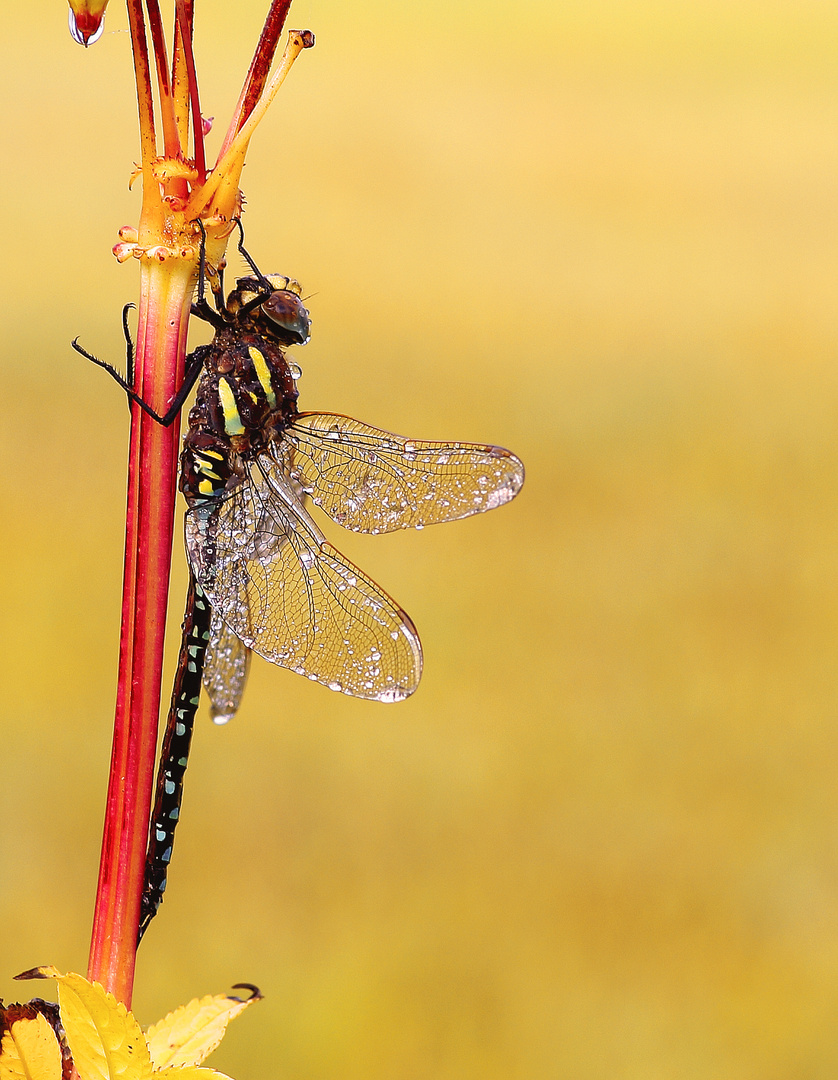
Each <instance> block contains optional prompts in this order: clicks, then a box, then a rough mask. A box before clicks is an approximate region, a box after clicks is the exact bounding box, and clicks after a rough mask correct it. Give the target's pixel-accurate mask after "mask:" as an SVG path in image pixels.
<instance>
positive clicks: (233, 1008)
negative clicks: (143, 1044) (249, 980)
mask: <svg viewBox="0 0 838 1080" xmlns="http://www.w3.org/2000/svg"><path fill="white" fill-rule="evenodd" d="M248 989H253V996H252V997H250V998H248V999H247V1000H246V1001H242V1000H241V999H240V998H234V997H228V996H227V995H226V994H216V995H215V996H212V995H207V997H203V998H201V999H200V1000H199V999H198V998H195V999H194V1000H192V1001H190V1002H189V1003H188V1004H187V1005H181V1007H180V1008H179V1009H175V1011H174V1012H170V1013H169V1015H168V1016H166V1017H164V1018H163V1019H162V1020H160V1021H159V1022H158V1023H156V1024H154V1025H153V1026H152V1027H150V1028H149V1029H148V1032H147V1034H146V1037H147V1038H148V1048H149V1051H150V1052H151V1058H152V1061H153V1062H154V1067H155V1070H158V1069H164V1068H165V1067H167V1066H171V1065H199V1064H200V1063H201V1062H202V1061H204V1060H205V1059H206V1058H207V1057H208V1055H209V1054H211V1053H212V1051H213V1050H214V1049H215V1048H216V1046H218V1044H219V1043H220V1042H221V1040H222V1038H223V1037H224V1032H225V1031H226V1029H227V1025H228V1024H229V1022H230V1021H231V1020H232V1019H233V1017H234V1016H238V1015H239V1013H242V1012H244V1010H245V1009H246V1008H247V1007H248V1005H252V1004H253V1002H254V1001H259V1000H260V999H261V996H262V995H261V994H260V993H259V991H258V990H256V989H255V988H251V987H249V988H248ZM202 1071H204V1072H212V1071H213V1070H211V1069H209V1070H202ZM157 1075H159V1074H157ZM178 1075H179V1076H183V1070H180V1071H179V1072H178ZM155 1080H156V1076H155Z"/></svg>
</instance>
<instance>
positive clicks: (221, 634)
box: [74, 222, 524, 936]
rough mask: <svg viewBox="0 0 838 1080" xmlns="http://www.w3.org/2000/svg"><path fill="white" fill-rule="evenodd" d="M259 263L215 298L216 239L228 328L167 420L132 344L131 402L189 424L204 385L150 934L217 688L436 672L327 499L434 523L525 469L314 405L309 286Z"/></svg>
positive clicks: (502, 453) (376, 684)
mask: <svg viewBox="0 0 838 1080" xmlns="http://www.w3.org/2000/svg"><path fill="white" fill-rule="evenodd" d="M238 226H239V230H240V232H241V238H240V240H239V244H238V247H239V251H240V252H241V254H242V256H243V257H244V259H245V260H246V262H247V263H248V266H249V268H250V270H251V271H252V274H250V275H247V276H244V277H240V278H239V279H238V280H237V281H236V285H235V287H234V288H233V290H232V291H231V292H230V294H229V296H228V297H227V298H226V299H224V295H223V281H222V278H221V274H220V271H219V272H217V273H216V275H215V277H214V279H213V280H214V282H215V283H216V284H214V285H213V293H214V296H215V301H216V305H215V309H213V307H212V306H210V304H209V302H208V301H207V300H206V295H205V286H204V280H205V269H204V253H203V246H202V252H201V267H200V272H199V284H198V300H197V302H196V303H195V304H193V308H192V311H193V313H194V314H196V315H198V316H199V317H201V318H203V319H205V320H206V321H207V322H209V323H210V324H211V325H212V326H213V328H214V331H215V333H214V337H213V339H212V341H211V342H210V343H209V344H208V345H202V346H199V347H198V348H197V349H196V350H195V351H194V352H193V353H192V354H191V355H190V356H189V357H188V358H187V362H186V365H185V377H184V382H183V385H182V387H181V389H180V390H179V391H178V393H177V394H176V396H175V398H174V399H173V401H172V403H171V405H170V406H169V408H168V410H167V412H166V413H164V414H162V415H161V414H158V413H157V412H155V411H154V410H153V409H152V407H151V406H150V405H149V404H148V403H147V402H145V401H144V400H142V398H141V397H140V396H139V395H138V394H137V393H136V392H135V391H134V389H133V386H132V385H131V384H132V381H133V351H132V346H131V338H130V333H129V332H128V328H127V324H126V313H125V312H124V313H123V326H124V328H125V335H126V341H127V342H128V349H127V354H128V371H127V378H123V377H122V376H121V375H120V374H119V373H118V372H117V371H116V370H115V369H114V368H113V367H112V366H111V365H110V364H107V363H105V362H104V361H101V360H99V359H98V358H97V357H95V356H93V355H91V354H90V353H87V352H86V351H85V350H83V349H82V348H81V347H80V346H79V345H78V344H77V342H74V346H75V348H76V349H77V350H78V351H79V352H81V353H82V354H83V355H84V356H86V357H87V358H88V359H90V360H92V361H93V362H94V363H96V364H98V365H99V366H101V367H103V368H105V369H106V370H107V371H108V372H109V374H111V376H112V377H113V378H114V379H115V380H116V381H117V382H118V383H119V384H120V386H121V387H122V388H123V390H124V391H125V392H126V393H127V395H128V397H129V398H130V399H131V401H133V402H135V403H136V404H137V405H138V406H140V408H142V409H144V410H145V412H146V413H148V414H149V415H150V416H151V417H152V418H153V419H154V420H156V421H157V422H158V423H161V424H164V425H168V424H170V423H172V421H173V420H174V418H175V416H176V415H177V414H178V412H179V410H180V408H181V406H182V404H183V402H184V401H185V399H186V396H187V395H188V393H189V391H190V390H191V388H192V385H193V384H194V382H195V381H196V380H199V381H198V390H197V394H196V399H195V404H194V405H193V407H192V409H191V410H190V412H189V417H188V430H187V432H186V435H185V437H184V440H183V449H182V453H181V461H180V490H181V492H182V493H183V495H184V497H185V500H186V504H187V510H186V516H185V540H186V551H187V556H188V561H189V566H190V586H189V595H188V598H187V605H186V614H185V617H184V624H183V637H182V643H181V652H180V656H179V662H178V669H177V673H176V677H175V686H174V689H173V694H172V703H171V708H170V713H169V718H168V721H167V726H166V734H165V735H164V743H163V747H162V750H161V765H160V770H159V772H158V781H157V792H156V797H155V808H154V812H153V816H152V823H151V828H150V837H149V848H148V856H147V864H146V883H145V888H144V891H143V901H142V913H141V927H140V936H142V934H143V933H144V931H145V929H146V927H147V926H148V924H149V922H150V921H151V919H152V918H153V916H154V914H155V913H156V911H157V908H158V907H159V905H160V903H161V901H162V896H163V891H164V889H165V885H166V875H167V867H168V862H169V860H170V859H171V851H172V845H173V842H174V830H175V827H176V824H177V820H178V818H179V816H180V806H181V799H182V786H183V774H184V770H185V768H186V761H187V757H188V750H189V744H190V740H191V733H192V726H193V722H194V717H195V712H196V709H197V705H198V699H199V696H200V684H201V679H202V678H203V683H204V687H205V689H206V691H207V693H208V696H209V699H210V707H211V712H212V714H213V717H214V719H216V721H219V720H220V721H222V722H223V721H224V720H226V719H229V718H230V716H232V715H233V714H234V713H235V711H236V710H237V708H238V705H239V703H240V701H241V696H242V692H243V689H244V684H245V681H246V678H247V669H248V664H249V659H250V653H251V652H255V653H257V654H259V655H260V656H262V657H264V658H265V659H266V660H268V661H270V662H271V663H274V664H278V665H281V666H282V667H286V668H289V669H290V670H292V671H294V672H297V673H298V674H300V675H303V676H305V677H306V678H308V679H310V680H312V681H313V682H317V683H320V684H322V685H324V686H327V687H329V688H330V689H331V690H334V691H338V692H341V693H344V694H348V695H351V696H353V697H358V698H365V699H368V700H372V701H380V702H397V701H402V700H404V699H405V698H407V697H408V696H409V695H410V694H412V693H413V692H414V690H415V689H416V687H417V686H418V684H419V679H420V676H421V673H422V647H421V643H420V640H419V635H418V633H417V631H416V628H415V626H414V624H413V622H412V621H411V619H410V617H409V616H408V615H407V614H406V613H405V612H404V611H403V610H402V608H401V607H399V605H398V604H397V603H396V602H395V601H394V600H393V599H392V598H391V597H390V596H389V595H388V593H386V592H385V591H384V589H382V588H381V587H380V586H379V585H378V584H376V582H375V581H373V580H372V578H370V577H368V576H367V575H366V574H364V572H363V571H362V570H360V569H359V568H358V567H356V566H354V565H353V564H352V563H351V562H350V561H349V560H348V559H347V558H345V557H344V556H343V555H342V554H341V553H340V552H339V551H338V549H337V548H335V547H333V546H332V544H331V543H330V542H329V541H328V540H327V539H326V536H325V535H324V533H323V532H322V531H321V529H320V526H319V525H318V524H317V522H316V521H315V519H314V517H313V516H312V513H311V511H310V505H311V504H313V505H314V506H315V507H318V508H319V509H320V510H321V511H323V512H324V513H325V515H326V516H327V517H328V518H330V519H331V520H332V521H333V522H335V523H336V524H338V525H340V526H342V527H343V528H345V529H349V530H352V531H354V532H360V533H372V534H377V533H387V532H392V531H395V530H399V529H406V528H415V529H421V528H424V527H425V526H427V525H433V524H437V523H440V522H444V521H454V520H457V519H459V518H465V517H469V516H471V515H473V514H478V513H483V512H485V511H488V510H492V509H494V508H496V507H498V506H501V505H503V504H504V503H507V502H509V501H510V500H511V499H513V498H514V497H515V496H516V495H517V494H518V492H519V491H520V489H521V486H522V484H523V481H524V467H523V464H522V462H521V461H520V459H519V458H517V457H516V456H515V455H514V454H512V453H511V452H510V451H508V450H505V449H503V448H502V447H497V446H491V445H484V444H479V443H465V442H432V441H423V440H417V439H408V438H403V437H401V436H398V435H394V434H392V433H390V432H388V431H384V430H382V429H379V428H376V427H372V426H370V425H368V424H365V423H362V422H360V421H358V420H354V419H352V418H351V417H347V416H344V415H342V414H340V413H326V412H300V411H299V410H298V408H297V399H298V392H297V385H296V383H297V378H298V377H299V375H300V369H299V368H298V367H297V366H296V364H294V363H293V362H292V361H290V360H289V359H288V356H287V353H286V350H287V349H288V348H289V347H291V346H293V345H303V344H305V343H306V342H307V341H308V339H309V334H310V326H311V322H310V316H309V312H308V310H307V309H306V307H305V306H304V303H303V300H302V289H301V287H300V285H299V283H298V282H296V281H295V280H293V279H291V278H288V277H285V276H283V275H277V274H271V275H264V274H262V273H261V271H260V270H259V269H258V267H257V266H256V264H255V262H254V261H253V260H252V258H251V257H250V255H249V254H248V252H247V251H246V249H245V248H244V233H243V230H242V229H241V223H240V222H238Z"/></svg>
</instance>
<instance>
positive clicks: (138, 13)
mask: <svg viewBox="0 0 838 1080" xmlns="http://www.w3.org/2000/svg"><path fill="white" fill-rule="evenodd" d="M127 2H128V22H129V24H130V26H131V49H132V52H133V54H134V75H135V78H136V80H137V108H138V110H139V114H140V152H141V154H142V164H143V172H144V174H145V175H144V177H143V191H144V192H145V190H146V189H147V188H148V189H150V186H151V185H150V183H148V184H147V183H146V181H151V166H152V165H153V163H154V161H155V159H156V157H157V143H156V141H155V138H154V97H153V95H152V92H151V70H150V67H149V62H148V42H147V40H146V32H145V17H144V15H143V4H142V0H127Z"/></svg>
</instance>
